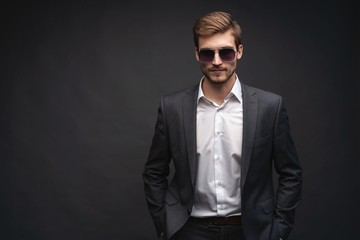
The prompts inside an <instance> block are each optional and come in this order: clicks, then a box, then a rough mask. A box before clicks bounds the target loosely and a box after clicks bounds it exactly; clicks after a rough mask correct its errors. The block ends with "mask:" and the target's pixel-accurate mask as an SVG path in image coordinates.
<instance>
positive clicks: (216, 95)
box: [202, 74, 236, 105]
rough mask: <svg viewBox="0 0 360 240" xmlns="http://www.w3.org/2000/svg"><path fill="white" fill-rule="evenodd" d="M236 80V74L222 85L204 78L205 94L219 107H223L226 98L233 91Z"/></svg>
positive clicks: (203, 88) (203, 87)
mask: <svg viewBox="0 0 360 240" xmlns="http://www.w3.org/2000/svg"><path fill="white" fill-rule="evenodd" d="M235 80H236V76H235V74H234V75H233V76H231V78H230V79H228V80H227V81H225V82H222V83H214V82H211V81H209V80H208V79H206V78H204V81H203V83H202V90H203V93H204V95H205V97H206V98H208V99H210V100H211V101H214V102H216V103H217V104H218V105H221V104H222V103H223V102H224V99H225V97H226V96H227V95H228V94H229V93H230V91H231V89H232V88H233V86H234V84H235Z"/></svg>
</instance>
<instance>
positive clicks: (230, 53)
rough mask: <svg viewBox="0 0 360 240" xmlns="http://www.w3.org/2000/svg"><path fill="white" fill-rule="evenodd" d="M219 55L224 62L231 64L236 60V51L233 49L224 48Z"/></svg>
mask: <svg viewBox="0 0 360 240" xmlns="http://www.w3.org/2000/svg"><path fill="white" fill-rule="evenodd" d="M219 55H220V58H221V59H222V60H223V61H227V62H230V61H232V60H234V58H235V51H234V49H231V48H223V49H220V50H219Z"/></svg>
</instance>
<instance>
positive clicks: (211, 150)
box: [143, 12, 302, 240]
mask: <svg viewBox="0 0 360 240" xmlns="http://www.w3.org/2000/svg"><path fill="white" fill-rule="evenodd" d="M193 33H194V41H195V55H196V59H197V60H198V61H199V63H200V68H201V70H202V72H203V74H204V77H203V78H202V79H201V81H200V83H199V84H198V85H196V86H195V87H192V88H189V89H187V90H184V91H178V92H176V93H173V94H169V95H166V96H163V97H162V99H161V103H160V107H159V110H158V118H157V122H156V127H155V134H154V137H153V140H152V145H151V148H150V153H149V157H148V160H147V162H146V164H145V171H144V173H143V179H144V183H145V195H146V199H147V203H148V208H149V211H150V214H151V216H152V218H153V221H154V223H155V227H156V230H157V233H158V235H159V239H171V240H176V239H177V240H207V239H209V240H220V239H224V240H233V239H234V240H235V239H236V240H241V239H246V240H262V239H270V240H279V239H287V238H288V236H289V234H290V231H291V229H292V227H293V224H294V216H295V208H296V206H297V205H298V204H299V201H300V195H301V183H302V178H301V172H302V170H301V167H300V164H299V161H298V157H297V154H296V150H295V146H294V143H293V140H292V138H291V135H290V128H289V123H288V117H287V113H286V110H285V108H284V105H283V102H282V98H281V97H280V96H278V95H276V94H273V93H269V92H265V91H262V90H259V89H256V88H253V87H249V86H247V85H245V84H243V83H241V82H240V81H239V79H238V76H237V75H236V73H235V70H236V64H237V61H238V60H239V59H240V58H241V56H242V53H243V45H242V42H241V29H240V26H239V25H238V24H237V23H236V22H235V21H234V20H233V19H232V17H231V15H230V14H228V13H225V12H213V13H209V14H207V15H205V16H203V17H201V18H199V19H198V20H197V21H196V23H195V25H194V27H193ZM171 161H172V162H173V165H174V176H173V178H172V180H171V182H170V183H169V184H168V180H167V177H168V175H169V172H170V170H169V169H170V168H169V164H170V162H171ZM273 167H274V168H275V170H276V172H277V173H278V175H279V177H278V186H277V191H276V194H274V190H273V175H272V173H273V171H272V169H273Z"/></svg>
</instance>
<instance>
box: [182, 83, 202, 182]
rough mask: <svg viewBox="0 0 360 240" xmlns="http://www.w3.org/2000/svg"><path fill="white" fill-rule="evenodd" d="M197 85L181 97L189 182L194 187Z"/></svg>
mask: <svg viewBox="0 0 360 240" xmlns="http://www.w3.org/2000/svg"><path fill="white" fill-rule="evenodd" d="M198 89H199V85H198V84H197V85H196V86H195V87H194V88H191V89H189V90H188V91H187V92H186V94H185V95H184V97H183V101H182V106H183V116H184V118H183V120H184V123H183V124H184V131H185V140H186V147H187V152H188V159H189V166H190V173H191V182H192V184H193V186H195V179H196V171H197V164H196V101H197V96H198Z"/></svg>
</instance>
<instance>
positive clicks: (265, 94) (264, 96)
mask: <svg viewBox="0 0 360 240" xmlns="http://www.w3.org/2000/svg"><path fill="white" fill-rule="evenodd" d="M242 88H243V91H244V93H247V94H250V95H253V94H256V96H257V97H258V98H259V99H260V100H264V101H279V100H281V99H282V96H280V95H279V94H276V93H273V92H269V91H266V90H263V89H260V88H256V87H252V86H249V85H246V84H243V85H242Z"/></svg>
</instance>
